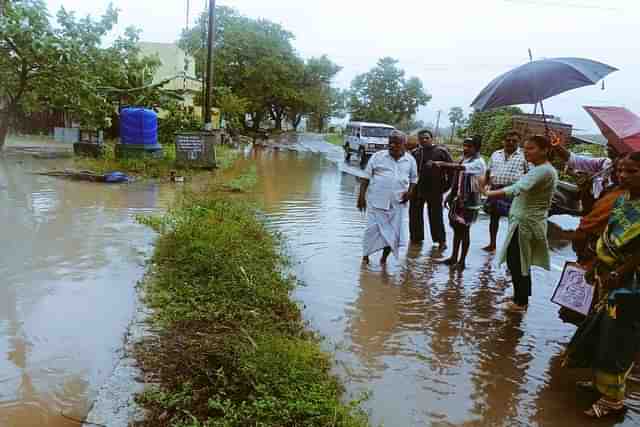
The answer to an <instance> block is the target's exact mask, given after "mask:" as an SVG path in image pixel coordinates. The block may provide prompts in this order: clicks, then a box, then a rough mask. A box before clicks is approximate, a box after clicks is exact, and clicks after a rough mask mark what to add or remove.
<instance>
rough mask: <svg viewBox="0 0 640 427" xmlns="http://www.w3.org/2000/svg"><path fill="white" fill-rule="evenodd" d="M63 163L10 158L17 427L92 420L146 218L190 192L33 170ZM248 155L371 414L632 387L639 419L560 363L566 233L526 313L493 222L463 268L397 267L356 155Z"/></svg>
mask: <svg viewBox="0 0 640 427" xmlns="http://www.w3.org/2000/svg"><path fill="white" fill-rule="evenodd" d="M65 162H66V161H64V160H36V159H31V158H24V159H16V158H5V159H3V158H0V236H1V239H2V245H1V246H0V277H1V279H0V280H1V282H0V352H1V353H2V355H3V356H2V357H1V358H0V426H3V427H4V426H7V427H14V426H20V427H22V426H47V427H70V426H77V425H78V423H77V422H75V421H72V420H70V419H69V418H67V417H65V416H69V417H72V418H78V419H81V418H83V416H84V415H85V414H86V413H87V411H88V410H89V406H90V405H91V402H92V400H93V399H94V398H95V396H96V395H97V392H98V389H99V388H100V386H101V385H102V384H103V383H104V382H105V380H106V379H107V378H108V377H109V376H110V374H111V372H112V371H113V368H114V366H115V364H116V362H117V358H118V357H119V350H120V349H121V347H122V336H123V332H124V330H125V329H126V326H127V324H128V322H129V321H130V319H131V316H132V313H133V311H134V308H135V307H134V304H135V283H136V281H137V280H139V279H140V278H141V277H142V275H143V273H144V261H145V260H146V259H147V258H148V256H149V255H150V253H151V250H152V246H151V244H152V241H153V237H154V235H153V232H151V231H150V230H149V229H147V228H146V227H144V226H142V225H139V224H137V223H136V222H135V215H136V214H140V213H151V212H157V211H160V210H162V209H163V208H164V207H165V206H167V204H168V203H169V202H170V201H171V200H172V198H173V195H174V191H175V187H170V186H169V187H167V186H161V185H157V184H130V185H113V186H105V185H100V184H91V183H83V182H72V181H65V180H60V179H56V178H51V177H45V176H37V175H32V174H30V173H29V172H31V171H34V170H41V169H48V168H54V167H55V168H63V167H65ZM241 162H244V163H245V164H246V165H254V164H255V166H256V170H257V174H258V175H259V178H260V179H259V181H258V188H257V189H256V192H255V194H254V195H253V196H252V197H255V199H257V200H258V201H259V202H260V203H262V205H263V209H264V212H265V215H266V218H267V221H268V224H269V226H270V227H271V228H272V229H274V230H275V231H279V232H281V233H282V234H283V235H284V237H285V238H286V242H287V247H286V250H287V251H288V253H290V254H291V256H292V259H293V262H294V269H295V273H296V274H297V276H298V278H299V279H300V280H301V281H302V283H303V286H302V287H300V288H298V289H297V291H296V295H295V296H296V298H297V299H298V300H299V301H300V302H301V303H302V304H303V305H304V307H305V308H304V313H305V318H306V319H308V320H309V322H310V324H311V326H312V327H313V328H314V329H315V330H317V331H319V332H320V333H321V334H322V335H323V336H324V337H326V340H325V346H326V349H327V350H328V351H331V352H333V353H334V354H335V356H336V358H337V361H338V364H337V372H338V374H339V375H340V377H341V378H342V380H343V381H344V382H345V384H346V386H347V389H348V391H349V394H350V396H351V397H354V398H358V397H360V396H361V395H362V393H367V392H370V393H371V395H370V398H369V399H368V400H367V401H366V402H365V403H364V406H365V408H366V409H367V410H368V411H370V413H371V418H372V421H373V425H378V424H379V423H384V425H385V426H386V427H406V426H515V425H522V426H530V425H531V426H584V425H591V424H595V425H608V426H609V425H624V426H631V425H636V424H638V423H640V400H638V399H637V398H634V396H633V395H632V396H631V399H629V401H628V402H627V403H628V404H629V405H630V406H631V409H630V410H629V411H628V412H627V413H626V416H625V418H624V419H620V420H607V421H604V422H598V423H592V422H590V421H589V420H587V419H585V418H584V416H583V415H582V411H583V410H584V409H585V408H586V406H587V405H588V403H589V396H586V395H580V394H577V393H576V391H575V388H574V382H575V380H576V379H578V378H586V377H587V376H588V372H584V371H583V372H580V371H567V370H564V369H562V368H560V355H561V352H562V351H563V349H564V347H565V344H566V343H567V341H568V339H569V337H570V336H571V334H572V333H573V331H574V327H573V326H571V325H565V324H562V323H561V322H560V321H559V320H558V319H557V314H556V313H557V307H556V306H555V305H554V304H552V303H550V302H549V299H550V297H551V293H552V291H553V288H554V284H555V282H556V281H557V279H558V276H559V273H560V268H561V267H562V265H563V263H564V261H565V260H566V259H573V253H572V252H571V250H570V248H568V247H567V246H566V245H565V244H562V243H561V242H553V243H552V245H553V247H554V253H553V259H552V263H553V265H554V270H553V271H552V272H550V273H544V272H540V271H536V273H535V279H534V290H533V293H534V295H533V298H532V301H531V306H530V308H529V311H528V312H527V313H526V315H524V316H523V317H521V316H517V315H516V316H514V315H509V314H507V313H505V312H504V311H503V309H502V308H501V305H502V303H503V302H504V301H506V300H507V299H508V298H509V297H510V296H511V289H510V285H509V284H508V282H505V273H504V272H503V271H502V270H501V269H499V268H497V267H496V266H495V265H494V262H495V259H494V256H493V255H488V254H486V253H484V252H482V251H481V250H480V248H481V247H482V246H484V245H485V244H486V242H487V236H488V221H487V219H486V218H484V217H481V219H480V221H479V222H478V223H477V224H475V225H474V227H473V231H472V232H473V236H474V237H473V239H472V246H471V252H470V256H469V259H468V266H469V267H468V269H467V270H466V271H464V272H462V273H458V272H451V271H450V270H449V269H448V268H447V267H446V266H443V265H438V264H434V263H433V260H434V259H438V258H441V257H442V255H443V254H441V253H439V252H438V251H437V250H435V249H434V248H432V247H431V244H430V242H428V241H427V242H425V244H424V245H422V246H412V247H410V248H408V250H405V251H404V252H403V253H402V255H401V257H400V259H399V260H396V259H393V257H392V259H390V263H389V265H388V266H387V267H386V268H382V267H381V266H380V265H379V264H378V263H377V262H373V264H372V265H371V266H369V267H363V266H362V265H361V263H360V256H361V237H362V233H363V231H364V226H365V219H364V217H363V216H362V214H360V213H359V212H358V211H357V210H356V209H355V204H356V196H357V190H358V183H357V180H356V176H357V175H358V174H360V173H361V171H360V169H359V168H358V167H357V166H356V163H355V162H354V163H353V164H352V165H346V164H345V163H344V162H343V161H342V151H341V149H340V148H338V147H334V146H331V145H328V144H326V143H324V142H323V141H322V139H321V138H319V137H316V136H305V137H302V138H301V139H300V141H299V142H298V144H295V145H293V146H292V145H283V146H281V147H278V149H273V148H265V149H255V150H253V151H249V152H247V156H246V159H244V160H242V161H241ZM234 169H235V168H234ZM239 169H241V168H239ZM554 221H558V222H560V223H562V224H563V225H564V226H566V227H569V226H571V225H574V224H575V222H576V221H575V220H574V219H570V218H554ZM505 228H506V227H504V226H503V227H502V230H501V231H502V232H504V231H505ZM448 238H449V240H451V234H450V233H449V235H448ZM635 389H636V386H635V385H633V386H632V387H631V390H630V391H631V392H632V393H633V392H635ZM62 414H64V415H65V416H63V415H62Z"/></svg>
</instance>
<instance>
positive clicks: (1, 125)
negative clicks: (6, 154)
mask: <svg viewBox="0 0 640 427" xmlns="http://www.w3.org/2000/svg"><path fill="white" fill-rule="evenodd" d="M8 133H9V115H8V114H7V113H0V151H2V149H3V148H4V143H5V140H6V138H7V134H8Z"/></svg>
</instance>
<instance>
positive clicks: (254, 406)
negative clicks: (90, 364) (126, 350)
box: [136, 170, 368, 427]
mask: <svg viewBox="0 0 640 427" xmlns="http://www.w3.org/2000/svg"><path fill="white" fill-rule="evenodd" d="M250 175H251V171H249V175H246V176H250ZM253 175H254V176H255V170H254V172H253ZM238 179H239V180H240V181H242V185H248V184H249V183H250V182H249V181H251V179H250V178H246V177H245V178H242V176H241V177H240V178H238ZM229 185H233V184H231V183H229ZM236 185H238V186H242V185H241V184H238V183H236ZM143 221H144V222H145V223H147V224H148V225H150V226H152V227H153V228H154V229H156V230H157V231H158V232H159V233H160V237H159V239H158V241H157V246H156V250H155V254H154V257H153V260H152V261H153V264H152V265H153V269H152V271H151V272H150V274H149V279H148V280H147V282H146V285H145V293H146V295H147V299H148V304H149V305H150V307H152V308H153V309H154V315H153V318H152V321H153V323H154V326H155V330H156V331H157V335H156V336H154V337H151V338H148V339H147V340H146V341H144V342H142V343H140V344H139V345H138V346H137V348H136V357H137V359H138V361H139V364H140V367H141V369H142V370H143V372H144V374H145V378H147V379H150V380H151V381H153V382H155V383H156V384H157V386H154V387H153V388H151V389H150V390H149V391H147V392H145V393H144V394H142V395H140V396H139V397H138V400H139V402H140V403H141V404H142V405H143V407H144V408H145V409H146V410H147V411H148V412H147V417H146V420H145V421H143V422H140V423H138V424H136V425H137V426H145V427H147V426H149V427H150V426H153V427H164V426H173V427H203V426H207V427H214V426H216V427H236V426H237V427H240V426H242V427H244V426H283V427H284V426H291V427H293V426H318V427H320V426H343V427H356V426H357V427H364V426H367V425H368V424H367V419H366V416H364V414H363V413H362V412H361V411H360V410H359V409H357V402H356V403H354V404H352V405H344V404H343V403H341V401H340V396H341V393H342V389H341V386H340V384H339V383H338V382H337V380H336V379H335V378H334V377H333V376H332V375H331V374H330V368H331V361H330V359H329V357H328V356H327V355H326V354H325V353H323V352H322V351H321V350H320V347H319V344H318V342H317V339H315V338H314V337H313V336H312V335H311V334H310V333H308V332H307V331H306V330H305V328H304V324H303V322H302V320H301V314H300V310H299V308H298V306H297V305H296V304H295V303H294V302H293V301H292V300H291V298H290V291H291V290H292V288H293V286H294V285H295V283H294V281H293V279H292V278H290V277H288V276H287V275H286V274H285V268H286V260H285V259H284V258H283V257H282V256H281V255H280V252H279V250H278V248H279V242H278V240H277V238H276V237H274V236H273V235H271V234H270V233H269V232H268V231H267V230H266V228H265V226H264V224H262V223H261V222H260V221H259V220H258V219H257V218H256V212H255V211H254V209H253V207H252V206H251V205H248V204H246V203H245V202H242V201H238V200H230V199H229V198H228V197H226V198H225V197H224V195H221V194H220V193H208V194H202V193H200V194H198V195H189V196H187V197H186V198H185V199H184V200H183V202H182V203H181V204H180V206H179V207H177V208H175V209H173V210H171V211H170V212H168V213H167V214H166V215H165V216H164V217H162V218H159V219H152V218H146V219H143Z"/></svg>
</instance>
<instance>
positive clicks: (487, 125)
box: [458, 107, 522, 156]
mask: <svg viewBox="0 0 640 427" xmlns="http://www.w3.org/2000/svg"><path fill="white" fill-rule="evenodd" d="M516 114H522V110H521V109H520V108H518V107H506V108H498V109H495V110H491V111H485V112H475V113H473V114H471V116H469V120H468V124H467V126H466V127H464V128H462V129H460V130H459V133H458V134H459V135H460V136H461V137H464V136H473V135H480V136H481V137H482V154H484V155H485V156H490V155H491V153H493V152H494V151H496V150H499V149H500V148H502V142H503V139H504V136H505V135H506V134H507V132H509V131H510V130H511V128H512V117H513V116H514V115H516Z"/></svg>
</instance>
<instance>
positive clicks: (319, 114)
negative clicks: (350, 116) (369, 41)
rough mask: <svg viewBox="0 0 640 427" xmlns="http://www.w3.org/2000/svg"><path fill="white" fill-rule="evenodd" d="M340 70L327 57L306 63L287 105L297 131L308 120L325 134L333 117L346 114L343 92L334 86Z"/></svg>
mask: <svg viewBox="0 0 640 427" xmlns="http://www.w3.org/2000/svg"><path fill="white" fill-rule="evenodd" d="M340 70H341V67H340V66H338V65H336V64H335V63H333V61H331V60H330V59H329V58H328V57H327V56H326V55H323V56H321V57H318V58H310V59H309V60H307V61H306V63H305V66H304V70H303V73H302V74H301V75H300V76H299V80H298V81H297V82H296V84H295V90H294V91H293V93H292V94H293V97H292V98H290V99H289V100H287V101H285V103H284V106H285V108H286V110H287V117H288V118H289V120H290V121H291V123H292V124H293V127H294V128H296V129H297V127H298V125H299V123H300V121H301V120H302V118H303V117H308V118H309V119H310V122H311V124H312V127H313V128H315V129H316V130H318V131H319V132H323V131H324V128H325V127H326V125H327V124H328V122H329V120H330V119H331V117H335V116H339V115H341V114H342V113H341V109H343V107H342V106H343V105H344V102H343V99H344V97H343V93H342V92H341V91H340V90H338V89H336V88H334V87H332V86H331V83H332V80H333V78H334V77H335V75H336V74H337V73H338V72H339V71H340Z"/></svg>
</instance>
